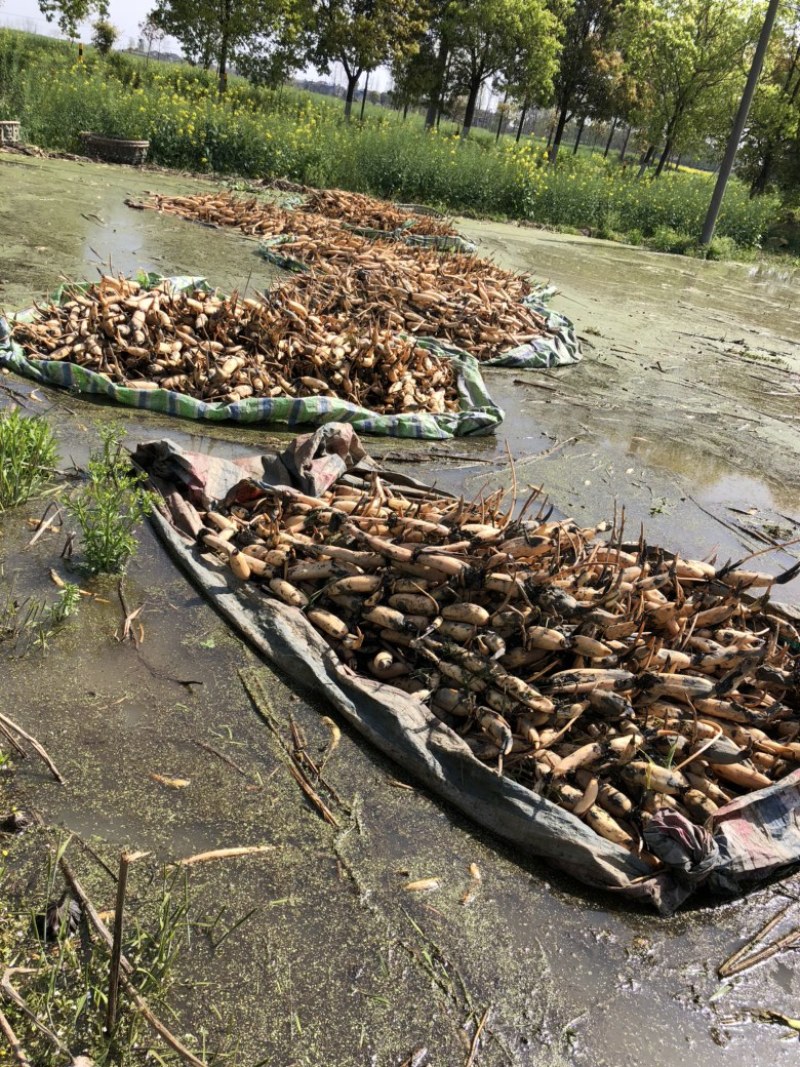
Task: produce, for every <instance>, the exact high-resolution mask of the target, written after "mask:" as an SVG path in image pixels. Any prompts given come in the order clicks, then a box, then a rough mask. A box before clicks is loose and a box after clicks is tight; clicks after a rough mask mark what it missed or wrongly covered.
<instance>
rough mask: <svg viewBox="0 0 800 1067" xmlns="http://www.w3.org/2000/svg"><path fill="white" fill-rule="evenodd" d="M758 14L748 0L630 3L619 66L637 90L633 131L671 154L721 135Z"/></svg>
mask: <svg viewBox="0 0 800 1067" xmlns="http://www.w3.org/2000/svg"><path fill="white" fill-rule="evenodd" d="M761 20H762V16H761V13H760V11H759V10H758V9H757V8H755V7H754V5H753V4H752V3H750V2H749V0H629V2H628V3H627V4H626V7H625V13H624V16H623V41H624V51H625V55H626V62H627V66H628V69H629V71H630V72H631V73H632V75H633V77H634V79H635V80H636V83H637V85H638V87H639V99H638V101H637V103H636V104H635V106H634V108H633V113H634V117H635V121H636V125H637V126H639V127H640V129H642V130H643V131H644V132H645V134H646V136H647V138H648V140H649V143H651V144H655V145H660V144H661V143H662V142H666V149H665V152H664V153H663V157H664V158H666V157H667V156H668V155H669V154H670V153H671V151H672V150H673V149H678V150H679V151H682V150H685V149H686V148H687V147H693V146H698V145H702V146H705V145H706V144H707V141H708V139H709V138H715V137H716V138H723V137H725V136H727V133H728V131H729V128H730V123H731V118H732V115H733V113H734V109H735V106H736V102H737V98H738V96H739V94H740V92H741V88H742V86H743V84H744V78H745V73H746V63H745V57H746V56H747V55H748V52H749V50H750V48H751V47H752V45H753V43H754V42H755V40H756V39H757V37H758V31H759V28H760V24H761Z"/></svg>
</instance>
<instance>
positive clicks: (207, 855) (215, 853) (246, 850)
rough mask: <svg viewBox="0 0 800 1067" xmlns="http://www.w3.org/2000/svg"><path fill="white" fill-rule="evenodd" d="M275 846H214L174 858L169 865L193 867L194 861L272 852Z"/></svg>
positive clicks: (205, 861)
mask: <svg viewBox="0 0 800 1067" xmlns="http://www.w3.org/2000/svg"><path fill="white" fill-rule="evenodd" d="M276 847H277V846H276V845H242V846H240V847H234V848H215V849H213V850H212V851H211V852H197V853H196V854H195V855H194V856H186V857H185V858H184V859H182V860H175V861H174V863H172V864H170V866H172V867H193V866H194V864H195V863H208V862H209V860H228V859H235V858H236V857H237V856H254V855H256V854H257V853H260V852H274V851H275V849H276Z"/></svg>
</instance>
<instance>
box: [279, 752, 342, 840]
mask: <svg viewBox="0 0 800 1067" xmlns="http://www.w3.org/2000/svg"><path fill="white" fill-rule="evenodd" d="M289 770H290V771H291V772H292V777H293V778H294V780H295V781H296V782H297V784H298V785H299V786H300V788H301V789H302V790H303V792H304V793H305V795H306V796H307V797H308V799H309V800H310V801H311V803H312V804H313V805H314V807H315V808H316V809H317V811H319V813H320V815H322V818H323V819H324V820H325V822H327V823H330V824H331V826H336V827H338V826H339V820H338V819H337V818H336V816H335V815H334V814H333V812H332V811H331V809H330V808H329V807H328V805H327V804H326V803H325V801H324V800H323V799H322V797H321V796H320V795H319V793H318V792H317V791H316V789H314V787H313V786H312V784H311V783H310V782H309V780H308V779H307V778H306V776H305V775H304V774H303V772H302V771H301V770H300V769H299V767H298V766H297V764H296V763H294V762H292V763H290V764H289Z"/></svg>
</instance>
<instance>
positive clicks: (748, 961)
mask: <svg viewBox="0 0 800 1067" xmlns="http://www.w3.org/2000/svg"><path fill="white" fill-rule="evenodd" d="M798 943H800V927H795V929H794V930H790V931H789V933H788V934H784V935H783V937H779V938H778V940H777V941H773V942H772V944H771V945H767V947H766V948H762V949H761V951H760V952H754V953H753V955H752V956H747V957H746V958H745V959H740V960H739V962H738V963H734V964H730V965H729V966H728V968H727V970H726V971H725V974H724V975H723V974H722V973H721V971H720V972H718V973H719V974H720V977H724V978H730V977H732V976H733V975H734V974H741V973H742V972H743V971H749V970H750V968H751V967H756V966H757V965H758V964H759V963H763V962H764V961H765V960H769V959H772V957H773V956H777V954H778V953H779V952H781V951H782V950H783V949H785V948H795V947H797V945H798Z"/></svg>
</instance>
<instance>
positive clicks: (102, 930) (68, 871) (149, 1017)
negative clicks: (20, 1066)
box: [26, 856, 208, 1067]
mask: <svg viewBox="0 0 800 1067" xmlns="http://www.w3.org/2000/svg"><path fill="white" fill-rule="evenodd" d="M59 866H60V867H61V871H62V873H63V875H64V877H65V878H66V880H67V882H68V883H69V886H70V888H71V889H72V892H73V893H74V894H75V896H76V897H77V898H78V900H79V901H80V904H81V908H82V909H83V913H84V915H85V916H86V918H87V919H88V920H89V922H90V923H91V924H92V926H93V927H94V929H95V930H96V932H97V933H98V934H99V936H100V937H101V938H102V940H103V941H104V942H105V944H106V946H107V947H108V948H109V949H111V948H113V944H114V942H113V938H112V937H111V934H110V933H109V930H108V927H107V926H106V924H105V923H104V922H103V920H102V919H101V918H100V916H99V915H98V914H97V911H96V909H95V907H94V905H93V904H92V902H91V900H89V898H88V897H87V895H86V892H85V890H84V888H83V886H82V885H81V883H80V882H79V881H78V879H77V878H76V876H75V872H74V871H73V869H72V867H71V866H70V864H69V863H68V861H67V860H66V859H65V857H64V856H62V857H61V859H60V860H59ZM119 962H120V976H119V977H120V982H121V983H122V988H123V989H124V990H125V992H126V993H127V994H128V996H129V997H130V998H131V1000H132V1001H133V1003H134V1004H135V1005H136V1008H137V1010H138V1011H139V1013H140V1014H141V1015H142V1016H143V1018H144V1019H145V1020H146V1021H147V1022H148V1023H149V1024H150V1026H151V1027H152V1028H153V1029H154V1030H155V1032H156V1033H157V1034H158V1035H159V1036H160V1037H162V1038H163V1040H164V1041H165V1042H166V1043H167V1044H168V1045H169V1047H170V1048H171V1049H172V1050H173V1051H174V1052H177V1053H178V1055H179V1056H180V1057H181V1058H182V1059H184V1060H185V1061H186V1062H187V1063H190V1064H191V1065H192V1067H208V1064H206V1063H205V1062H204V1061H203V1060H199V1059H198V1058H197V1056H195V1055H194V1053H193V1052H191V1051H190V1050H189V1049H188V1048H186V1046H185V1045H183V1044H181V1042H180V1041H179V1040H178V1038H177V1037H175V1035H174V1034H173V1033H172V1032H171V1031H170V1030H168V1029H167V1028H166V1026H165V1025H164V1023H162V1022H161V1020H160V1019H159V1018H158V1017H157V1016H156V1015H154V1014H153V1012H152V1011H151V1010H150V1007H149V1006H148V1004H147V1001H146V1000H145V999H144V997H143V996H142V995H141V993H139V992H138V991H137V989H136V987H135V986H134V984H133V982H131V980H130V978H129V977H128V976H129V975H131V974H133V967H132V966H131V964H130V963H129V961H128V960H127V959H126V958H125V956H122V955H121V956H120V959H119ZM26 1062H27V1061H26Z"/></svg>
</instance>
